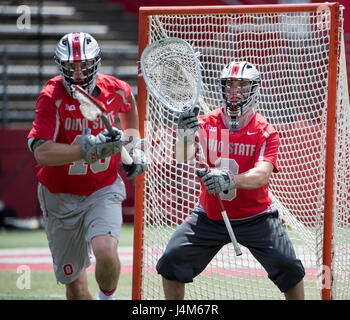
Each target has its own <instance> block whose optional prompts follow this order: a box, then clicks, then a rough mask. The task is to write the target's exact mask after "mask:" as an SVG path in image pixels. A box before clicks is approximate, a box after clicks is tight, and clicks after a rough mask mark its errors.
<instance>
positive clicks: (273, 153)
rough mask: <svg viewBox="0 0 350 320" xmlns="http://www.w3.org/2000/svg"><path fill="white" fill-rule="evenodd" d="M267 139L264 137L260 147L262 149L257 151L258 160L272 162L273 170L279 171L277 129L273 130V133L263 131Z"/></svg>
mask: <svg viewBox="0 0 350 320" xmlns="http://www.w3.org/2000/svg"><path fill="white" fill-rule="evenodd" d="M263 135H264V137H265V139H263V141H262V143H261V145H260V146H259V147H260V150H258V152H257V153H256V156H257V159H256V162H257V161H268V162H271V163H272V164H273V166H274V168H273V172H278V171H279V168H278V163H277V156H278V147H279V135H278V132H277V131H273V132H271V133H267V132H266V131H264V133H263Z"/></svg>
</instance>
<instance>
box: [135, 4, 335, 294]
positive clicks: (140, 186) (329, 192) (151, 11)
mask: <svg viewBox="0 0 350 320" xmlns="http://www.w3.org/2000/svg"><path fill="white" fill-rule="evenodd" d="M320 7H323V8H324V7H328V8H329V9H330V11H331V27H330V31H329V32H330V51H329V66H328V88H329V89H328V100H327V134H326V164H325V166H326V168H325V191H324V230H323V268H328V270H329V274H330V275H331V274H332V238H333V200H334V199H333V192H334V152H335V150H334V149H335V130H336V89H337V82H336V81H334V79H337V72H338V69H337V68H338V59H339V39H338V36H337V34H338V28H339V10H340V9H339V3H337V2H330V3H311V4H285V5H254V6H253V5H251V6H233V5H227V6H174V7H140V8H139V61H140V57H141V54H142V52H143V50H144V49H145V48H146V46H147V45H148V42H149V19H148V17H149V16H151V15H157V14H162V15H166V14H167V15H173V14H174V15H175V14H191V13H192V14H220V13H238V12H239V13H268V12H315V11H318V10H319V8H320ZM138 74H139V78H138V110H139V119H140V132H141V135H142V136H143V134H144V131H143V130H144V121H145V115H146V105H147V88H146V85H145V82H144V81H143V78H142V77H141V76H140V74H141V73H140V70H139V72H138ZM141 122H142V124H141ZM141 127H142V131H141ZM143 192H144V177H143V176H141V177H138V178H136V190H135V216H134V261H133V281H132V290H133V292H132V299H133V300H140V299H141V298H142V297H141V286H142V259H143V254H142V250H141V249H142V245H143V229H144V226H143V222H144V216H143V215H144V211H143V210H144V203H143V202H144V196H143ZM331 288H332V285H330V287H322V299H323V300H330V299H331V298H332V297H331Z"/></svg>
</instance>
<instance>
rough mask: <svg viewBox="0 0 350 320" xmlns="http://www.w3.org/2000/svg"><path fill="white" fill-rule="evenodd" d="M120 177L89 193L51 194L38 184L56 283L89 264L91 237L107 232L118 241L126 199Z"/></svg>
mask: <svg viewBox="0 0 350 320" xmlns="http://www.w3.org/2000/svg"><path fill="white" fill-rule="evenodd" d="M119 179H120V178H119ZM119 179H118V180H117V181H116V183H115V185H113V186H108V187H106V188H103V189H104V190H103V189H101V190H99V191H97V192H95V193H93V194H91V195H89V196H77V195H70V194H62V193H61V194H53V193H51V192H50V191H49V190H48V189H47V188H46V187H44V186H43V185H41V184H39V186H38V198H39V202H40V206H41V209H42V211H43V217H44V221H45V231H46V235H47V239H48V242H49V247H50V251H51V254H52V258H53V264H54V272H55V275H56V279H57V281H58V282H61V283H63V284H68V283H71V282H73V281H74V280H76V279H77V278H78V277H79V276H80V275H81V274H82V273H83V272H84V270H85V268H87V267H88V266H89V265H90V264H91V240H92V239H93V238H94V237H96V236H99V235H106V234H110V235H111V236H113V237H114V238H115V239H117V240H119V237H120V230H121V225H122V222H123V221H122V206H121V203H122V201H123V200H124V199H125V188H124V183H123V181H122V180H121V179H120V180H121V181H119ZM116 187H118V188H116ZM116 190H118V191H116Z"/></svg>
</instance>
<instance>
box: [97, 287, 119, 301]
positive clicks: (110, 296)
mask: <svg viewBox="0 0 350 320" xmlns="http://www.w3.org/2000/svg"><path fill="white" fill-rule="evenodd" d="M115 290H116V288H114V289H113V290H110V291H106V290H103V289H101V288H100V291H99V292H98V297H97V299H98V300H114V292H115Z"/></svg>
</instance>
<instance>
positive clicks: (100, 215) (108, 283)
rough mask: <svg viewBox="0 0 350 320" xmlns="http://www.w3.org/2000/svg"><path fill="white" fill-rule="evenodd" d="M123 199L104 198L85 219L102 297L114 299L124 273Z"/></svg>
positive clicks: (114, 197)
mask: <svg viewBox="0 0 350 320" xmlns="http://www.w3.org/2000/svg"><path fill="white" fill-rule="evenodd" d="M122 200H123V197H121V196H120V195H118V194H115V195H112V196H110V197H109V198H105V199H100V200H99V201H98V202H97V203H96V204H95V205H93V206H92V207H91V208H90V210H89V213H88V215H87V216H86V219H85V224H86V228H87V233H86V237H87V240H88V241H89V242H91V246H92V251H93V253H94V255H95V258H96V269H95V278H96V281H97V283H98V285H99V288H100V292H99V299H113V298H114V292H115V290H116V288H117V285H118V280H119V275H120V269H121V267H120V260H119V256H118V241H119V238H120V231H121V226H122V222H123V218H122V205H121V203H122Z"/></svg>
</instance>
